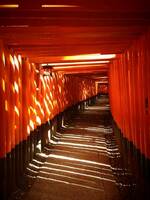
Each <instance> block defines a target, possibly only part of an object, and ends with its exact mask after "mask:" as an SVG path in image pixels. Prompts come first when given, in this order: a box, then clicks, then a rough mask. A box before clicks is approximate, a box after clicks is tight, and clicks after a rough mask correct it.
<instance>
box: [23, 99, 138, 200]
mask: <svg viewBox="0 0 150 200" xmlns="http://www.w3.org/2000/svg"><path fill="white" fill-rule="evenodd" d="M39 156H41V157H42V156H43V157H44V158H46V159H45V162H44V163H42V162H41V163H40V161H39V160H36V159H34V161H33V162H32V164H30V168H29V170H30V171H31V174H32V175H33V174H35V177H36V178H35V182H34V184H33V185H32V187H31V188H30V190H29V191H28V192H26V194H25V195H24V200H123V199H132V198H128V197H127V196H126V195H125V194H124V193H125V192H126V193H127V194H128V195H129V193H130V192H129V191H132V190H134V189H135V186H136V184H135V181H134V178H133V177H132V174H131V173H130V171H129V170H127V169H126V168H123V166H122V165H120V164H119V162H118V160H120V152H119V148H118V145H117V144H116V141H115V139H114V136H113V129H112V125H111V120H110V114H109V105H108V101H107V100H106V99H102V100H99V101H98V102H97V104H96V105H95V106H90V107H87V108H86V110H85V111H84V112H82V113H80V114H78V115H77V116H75V117H74V119H73V120H72V122H71V123H70V124H68V125H66V126H65V127H63V128H62V130H61V131H60V132H57V133H56V135H55V136H54V137H53V138H52V139H51V143H50V144H49V145H47V147H45V153H42V154H39ZM118 177H119V178H118ZM33 178H34V176H33ZM131 197H132V195H131ZM133 199H134V198H133Z"/></svg>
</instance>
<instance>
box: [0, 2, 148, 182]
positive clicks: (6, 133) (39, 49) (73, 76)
mask: <svg viewBox="0 0 150 200" xmlns="http://www.w3.org/2000/svg"><path fill="white" fill-rule="evenodd" d="M149 26H150V2H148V1H144V0H143V1H128V0H127V1H124V2H122V1H118V0H116V1H108V0H105V2H102V1H97V0H93V1H92V2H90V1H80V0H78V1H67V0H63V1H61V2H59V1H48V0H43V1H42V0H40V1H36V2H35V1H33V0H31V1H18V0H13V1H10V0H7V1H6V0H1V1H0V163H1V171H0V176H1V180H2V181H1V183H2V184H3V182H4V185H5V179H4V176H5V174H6V171H8V169H7V170H6V169H5V167H6V165H7V164H8V163H10V162H11V160H12V162H14V160H15V159H17V162H18V168H19V167H20V168H21V167H22V170H24V167H25V166H27V164H28V162H29V161H30V160H31V159H32V157H33V155H34V151H35V148H34V147H33V146H36V145H37V144H38V143H39V141H40V142H41V148H42V147H43V146H44V145H45V144H46V143H48V141H49V135H48V130H49V129H50V127H53V125H54V124H55V125H56V124H57V126H59V125H60V121H61V120H62V119H63V118H65V117H66V118H67V117H68V116H69V114H68V113H69V111H70V110H73V109H75V108H76V107H77V108H80V109H82V106H83V105H84V102H89V101H92V100H93V99H94V98H95V97H96V96H97V95H99V94H103V93H105V94H108V95H109V100H110V109H111V113H112V116H113V119H114V121H115V122H116V124H117V125H118V127H119V128H120V130H121V132H122V134H123V137H125V138H126V139H127V140H128V141H129V142H131V143H132V144H133V145H134V147H135V148H136V149H137V150H138V151H140V153H141V155H143V156H144V157H145V160H149V159H150V106H149V102H150V87H149V86H150V29H149ZM64 120H65V119H64ZM56 122H57V123H56ZM41 132H42V134H41ZM33 138H34V139H33ZM35 138H36V139H35ZM31 141H32V142H33V141H34V142H33V143H34V145H32V142H31ZM19 155H22V156H19ZM17 156H18V157H17ZM19 159H23V160H22V161H21V160H19ZM22 162H23V166H21V165H22ZM19 163H20V166H19ZM7 168H8V167H7ZM3 179H4V180H3Z"/></svg>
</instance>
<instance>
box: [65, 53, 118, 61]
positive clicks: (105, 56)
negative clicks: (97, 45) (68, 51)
mask: <svg viewBox="0 0 150 200" xmlns="http://www.w3.org/2000/svg"><path fill="white" fill-rule="evenodd" d="M115 57H116V54H100V53H99V54H81V55H73V56H64V58H63V60H99V59H112V58H115Z"/></svg>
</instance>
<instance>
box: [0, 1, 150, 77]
mask: <svg viewBox="0 0 150 200" xmlns="http://www.w3.org/2000/svg"><path fill="white" fill-rule="evenodd" d="M8 4H15V5H18V8H0V39H2V40H3V41H4V43H5V45H6V46H8V47H9V48H11V49H13V50H14V51H15V52H17V53H19V54H21V55H22V56H25V57H29V59H30V61H31V62H35V63H48V62H59V61H61V59H62V57H63V56H67V55H76V54H93V53H94V54H95V53H102V54H111V53H115V54H119V53H122V52H124V51H125V50H126V49H127V48H128V47H129V46H130V45H131V44H132V42H133V41H134V40H135V39H136V38H138V37H139V36H140V35H141V34H143V32H145V31H146V30H147V27H148V26H149V25H150V1H149V0H126V1H121V0H103V1H102V0H92V1H89V0H1V1H0V5H8ZM41 5H53V7H51V8H42V7H41ZM54 5H55V6H54ZM56 5H57V6H56ZM58 5H59V6H58ZM62 5H63V6H62ZM67 5H68V7H67ZM71 6H72V7H71ZM94 70H95V68H94V69H93V73H95V72H94ZM102 71H103V70H102ZM91 72H92V68H91ZM102 73H103V72H102Z"/></svg>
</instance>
